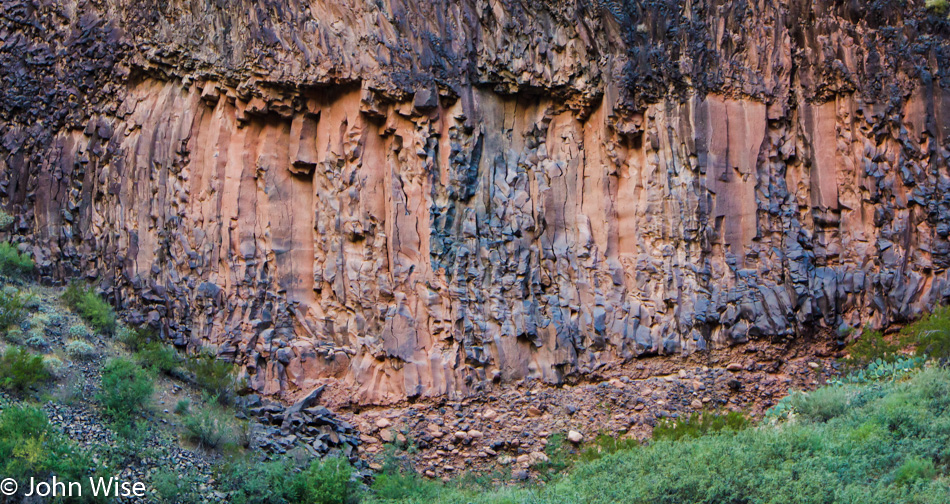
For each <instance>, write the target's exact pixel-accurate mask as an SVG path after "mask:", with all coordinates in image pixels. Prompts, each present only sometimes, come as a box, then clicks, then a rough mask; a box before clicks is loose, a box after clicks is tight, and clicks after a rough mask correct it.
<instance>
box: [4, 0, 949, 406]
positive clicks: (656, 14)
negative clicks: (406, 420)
mask: <svg viewBox="0 0 950 504" xmlns="http://www.w3.org/2000/svg"><path fill="white" fill-rule="evenodd" d="M2 7H3V8H2V12H3V14H2V16H0V68H3V72H4V80H5V81H6V82H10V83H11V85H7V86H4V87H3V88H2V89H0V170H2V176H0V195H2V201H3V203H4V205H5V208H6V209H7V211H8V212H10V213H12V214H14V215H15V216H16V217H17V220H16V223H15V224H14V226H13V230H12V233H11V235H12V237H13V239H15V240H16V241H19V242H20V243H21V247H22V248H24V249H27V250H29V251H30V252H31V253H33V254H34V255H35V257H36V258H37V260H38V262H39V264H40V266H41V270H42V272H43V274H44V275H45V276H46V277H48V278H49V279H50V280H57V279H62V278H65V277H67V276H69V275H74V274H81V275H84V276H86V277H87V278H89V279H90V280H94V281H96V282H97V283H98V285H99V286H100V288H101V289H102V292H103V293H105V294H106V295H108V296H109V297H110V298H111V299H112V300H113V301H114V302H115V303H116V304H117V305H118V306H120V307H121V308H123V309H125V310H126V311H127V312H128V313H129V315H130V316H131V317H132V318H133V320H138V321H142V322H145V321H148V322H150V323H153V324H156V325H158V326H160V327H162V328H163V330H164V331H165V333H166V334H167V335H168V337H169V339H170V340H172V341H174V342H175V343H176V344H177V345H180V346H188V347H199V346H210V347H213V348H217V349H218V352H219V354H220V355H222V356H223V357H225V358H229V359H233V360H234V361H235V362H237V363H239V364H240V365H241V366H242V367H243V368H244V369H245V370H246V371H247V375H248V378H249V383H250V384H251V385H252V386H253V387H254V388H255V389H257V390H258V391H260V392H263V393H267V394H274V393H293V392H294V391H297V390H310V389H312V388H314V387H315V386H316V385H317V384H319V383H321V382H322V381H323V380H324V379H327V378H333V379H338V380H341V381H343V382H345V383H346V384H349V385H351V386H352V388H353V390H354V393H355V396H354V397H355V398H356V399H357V400H359V401H361V402H366V403H372V402H390V401H398V400H401V399H404V398H407V397H410V398H411V397H417V396H427V395H441V394H449V395H466V394H468V393H470V392H472V391H475V390H479V389H483V388H486V387H491V386H492V384H494V383H498V382H502V383H504V382H509V381H514V380H520V379H523V378H539V379H543V380H545V381H547V382H551V383H557V382H559V381H561V380H563V379H564V377H565V376H567V375H570V374H583V373H588V372H590V371H593V370H596V369H597V368H599V367H600V366H602V365H604V364H607V363H613V362H617V361H621V360H627V359H632V358H635V357H638V356H642V355H653V354H660V353H662V354H678V353H687V352H693V351H696V350H703V349H706V348H709V347H710V346H713V345H726V344H730V343H735V342H742V341H746V340H749V339H755V338H765V337H770V338H775V337H796V336H799V335H801V334H803V333H810V332H814V331H815V330H817V328H821V327H826V328H831V329H834V330H842V331H843V330H844V329H845V328H847V327H859V326H862V325H864V324H867V323H870V324H872V325H877V326H880V325H884V324H888V323H891V322H894V321H900V320H903V319H906V318H908V317H912V316H914V315H916V314H918V313H920V312H921V311H922V310H924V309H926V308H928V307H930V306H933V305H934V304H935V303H938V302H940V301H941V300H942V299H944V298H946V297H947V296H948V295H950V286H948V283H947V280H948V277H947V265H948V262H950V243H948V240H947V238H948V235H950V215H948V211H950V200H948V198H947V196H946V194H947V186H948V184H950V178H948V177H950V175H948V166H947V162H948V161H947V160H948V157H950V150H948V149H950V92H948V87H950V75H948V68H947V66H946V64H945V62H946V61H948V58H950V43H948V40H947V35H948V33H950V26H948V23H947V20H946V19H945V18H944V17H942V16H938V15H936V14H933V13H928V12H927V11H926V10H925V9H924V6H923V2H919V1H909V2H906V3H904V4H899V3H897V2H883V1H872V2H850V3H841V2H824V1H819V2H810V1H809V2H806V1H803V0H796V1H792V2H778V1H761V2H739V1H734V0H727V1H726V0H724V1H699V2H686V3H683V2H679V1H672V0H670V1H643V2H619V1H611V0H599V1H594V0H586V1H573V2H572V1H549V2H517V1H513V0H500V1H496V2H487V1H481V0H466V1H462V2H447V1H442V2H399V1H396V0H391V1H383V2H376V3H366V2H356V1H339V2H325V1H316V2H307V3H305V2H299V1H297V0H271V1H268V2H250V1H246V2H238V3H237V4H234V3H233V2H232V3H228V5H227V6H224V4H221V3H220V2H210V1H207V2H206V1H197V2H187V3H186V2H180V1H175V0H171V1H165V2H130V1H127V0H120V1H116V2H111V3H109V4H108V5H106V4H102V5H100V4H98V3H94V2H80V1H72V2H70V1H67V2H44V1H40V0H34V1H14V0H3V1H2Z"/></svg>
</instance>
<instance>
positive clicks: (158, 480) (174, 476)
mask: <svg viewBox="0 0 950 504" xmlns="http://www.w3.org/2000/svg"><path fill="white" fill-rule="evenodd" d="M152 487H153V488H155V493H156V495H157V497H158V502H161V503H163V504H198V503H200V502H203V500H202V498H201V494H199V493H198V477H197V476H196V475H195V474H194V473H192V472H187V473H184V474H181V473H178V472H174V471H167V470H163V471H159V472H157V473H155V475H154V476H152Z"/></svg>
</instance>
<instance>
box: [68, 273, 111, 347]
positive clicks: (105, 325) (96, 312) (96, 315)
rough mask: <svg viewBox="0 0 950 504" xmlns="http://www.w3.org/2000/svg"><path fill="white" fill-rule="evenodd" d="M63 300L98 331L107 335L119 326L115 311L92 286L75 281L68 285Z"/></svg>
mask: <svg viewBox="0 0 950 504" xmlns="http://www.w3.org/2000/svg"><path fill="white" fill-rule="evenodd" d="M63 300H64V301H66V304H67V305H68V306H69V307H70V308H72V309H73V311H75V312H76V313H77V314H78V315H79V316H80V317H82V319H83V320H85V321H86V323H88V324H89V325H91V326H92V327H93V328H95V329H96V330H97V331H99V332H101V333H103V334H106V335H111V334H113V333H114V332H115V329H116V326H117V322H116V316H115V311H114V310H113V309H112V307H111V306H109V303H107V302H105V300H103V299H102V298H101V297H99V295H97V294H96V293H95V291H93V290H92V288H90V287H86V286H84V285H83V284H81V283H80V282H78V281H73V282H71V283H70V284H69V286H68V287H66V292H64V293H63Z"/></svg>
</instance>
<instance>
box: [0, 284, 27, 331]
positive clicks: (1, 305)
mask: <svg viewBox="0 0 950 504" xmlns="http://www.w3.org/2000/svg"><path fill="white" fill-rule="evenodd" d="M23 304H24V300H23V296H22V295H21V294H20V293H19V292H18V291H16V290H12V291H11V290H10V289H0V331H2V330H5V329H7V328H8V327H10V326H12V325H16V324H19V323H20V322H21V321H22V320H23V318H24V317H25V316H26V310H25V309H24V306H23Z"/></svg>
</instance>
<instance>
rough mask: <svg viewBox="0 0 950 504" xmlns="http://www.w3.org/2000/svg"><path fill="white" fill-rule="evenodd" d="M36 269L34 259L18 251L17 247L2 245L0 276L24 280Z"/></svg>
mask: <svg viewBox="0 0 950 504" xmlns="http://www.w3.org/2000/svg"><path fill="white" fill-rule="evenodd" d="M34 267H35V265H34V263H33V259H30V256H28V255H26V254H23V253H21V252H20V251H19V250H17V248H16V246H15V245H13V244H11V243H6V242H3V243H0V275H3V276H6V277H10V278H18V279H19V278H24V277H26V276H27V275H29V274H31V273H33V268H34Z"/></svg>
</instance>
